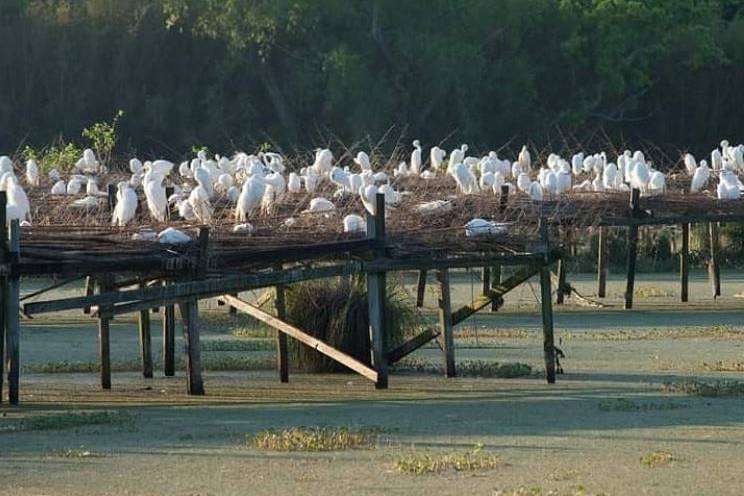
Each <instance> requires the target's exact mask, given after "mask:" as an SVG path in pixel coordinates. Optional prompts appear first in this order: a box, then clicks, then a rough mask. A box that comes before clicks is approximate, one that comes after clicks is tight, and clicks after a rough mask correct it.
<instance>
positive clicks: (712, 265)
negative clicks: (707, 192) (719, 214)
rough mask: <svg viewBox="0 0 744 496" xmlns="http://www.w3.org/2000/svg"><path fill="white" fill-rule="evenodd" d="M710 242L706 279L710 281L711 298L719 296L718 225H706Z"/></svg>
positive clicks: (713, 223)
mask: <svg viewBox="0 0 744 496" xmlns="http://www.w3.org/2000/svg"><path fill="white" fill-rule="evenodd" d="M708 235H709V241H710V261H709V262H708V277H709V279H710V284H711V290H712V293H713V298H716V297H718V296H721V268H720V267H719V265H718V224H717V223H715V222H711V223H710V224H708Z"/></svg>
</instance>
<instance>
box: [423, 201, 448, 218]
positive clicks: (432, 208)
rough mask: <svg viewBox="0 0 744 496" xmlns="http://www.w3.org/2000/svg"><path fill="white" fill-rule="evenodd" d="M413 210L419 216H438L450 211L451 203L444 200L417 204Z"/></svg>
mask: <svg viewBox="0 0 744 496" xmlns="http://www.w3.org/2000/svg"><path fill="white" fill-rule="evenodd" d="M413 209H414V210H415V211H416V212H418V213H420V214H421V215H438V214H444V213H447V212H449V211H451V210H452V203H451V202H448V201H446V200H434V201H430V202H426V203H419V204H418V205H416V206H415V207H413Z"/></svg>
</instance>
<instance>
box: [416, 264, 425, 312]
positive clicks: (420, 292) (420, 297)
mask: <svg viewBox="0 0 744 496" xmlns="http://www.w3.org/2000/svg"><path fill="white" fill-rule="evenodd" d="M425 296H426V269H423V270H420V271H419V273H418V281H417V282H416V308H421V307H423V306H424V297H425Z"/></svg>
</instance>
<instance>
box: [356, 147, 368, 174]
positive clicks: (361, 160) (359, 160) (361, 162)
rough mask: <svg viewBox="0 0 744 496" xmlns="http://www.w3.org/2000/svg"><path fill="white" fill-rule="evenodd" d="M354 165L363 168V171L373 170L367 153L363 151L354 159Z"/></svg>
mask: <svg viewBox="0 0 744 496" xmlns="http://www.w3.org/2000/svg"><path fill="white" fill-rule="evenodd" d="M354 163H355V164H357V165H358V166H359V167H361V168H362V170H363V171H368V170H372V166H371V165H370V162H369V155H367V152H364V151H361V152H359V153H357V154H356V157H354Z"/></svg>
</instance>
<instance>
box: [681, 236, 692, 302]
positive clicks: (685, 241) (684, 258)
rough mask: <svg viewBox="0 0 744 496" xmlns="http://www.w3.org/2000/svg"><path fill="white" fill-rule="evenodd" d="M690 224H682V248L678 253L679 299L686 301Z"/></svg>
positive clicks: (687, 292)
mask: <svg viewBox="0 0 744 496" xmlns="http://www.w3.org/2000/svg"><path fill="white" fill-rule="evenodd" d="M689 255H690V224H682V250H681V251H680V253H679V280H680V284H681V288H680V300H682V301H683V302H686V301H687V299H688V294H689V267H688V260H689Z"/></svg>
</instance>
